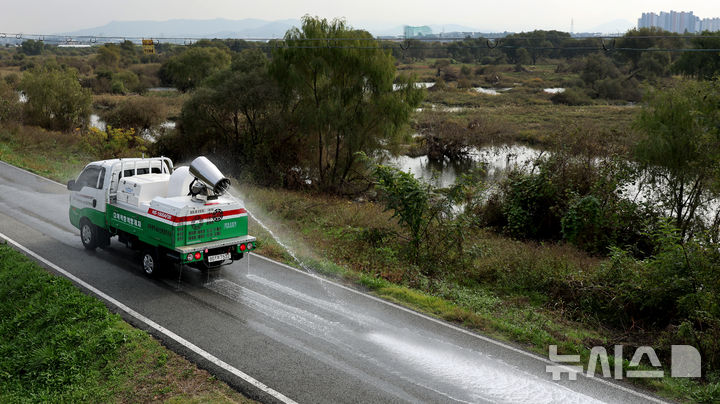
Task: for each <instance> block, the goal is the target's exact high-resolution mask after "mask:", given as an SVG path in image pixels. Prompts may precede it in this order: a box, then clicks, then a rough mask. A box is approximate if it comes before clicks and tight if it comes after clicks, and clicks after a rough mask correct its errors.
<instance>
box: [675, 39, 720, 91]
mask: <svg viewBox="0 0 720 404" xmlns="http://www.w3.org/2000/svg"><path fill="white" fill-rule="evenodd" d="M690 45H691V47H693V48H695V49H720V32H710V31H705V32H703V33H702V34H701V37H697V38H692V39H691V40H690ZM673 70H675V71H676V72H678V73H682V74H684V75H686V76H690V77H695V78H697V79H698V80H710V79H712V78H714V77H715V76H717V75H718V74H720V53H719V52H685V53H683V54H682V56H680V59H678V60H677V61H676V62H675V64H674V65H673Z"/></svg>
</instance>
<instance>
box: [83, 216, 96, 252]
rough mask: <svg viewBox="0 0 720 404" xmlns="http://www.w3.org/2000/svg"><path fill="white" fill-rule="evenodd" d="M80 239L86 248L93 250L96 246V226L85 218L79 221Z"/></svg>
mask: <svg viewBox="0 0 720 404" xmlns="http://www.w3.org/2000/svg"><path fill="white" fill-rule="evenodd" d="M80 241H82V243H83V247H85V248H86V249H88V250H94V249H95V248H97V246H98V228H97V227H96V226H95V225H94V224H92V222H90V221H89V220H88V219H86V218H83V219H82V220H81V221H80Z"/></svg>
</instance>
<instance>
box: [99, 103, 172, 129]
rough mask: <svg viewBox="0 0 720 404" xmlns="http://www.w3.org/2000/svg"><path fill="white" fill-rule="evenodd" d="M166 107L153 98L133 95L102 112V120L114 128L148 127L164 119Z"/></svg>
mask: <svg viewBox="0 0 720 404" xmlns="http://www.w3.org/2000/svg"><path fill="white" fill-rule="evenodd" d="M166 115H167V109H166V107H165V105H164V104H163V103H162V102H160V101H158V100H157V99H155V98H151V97H142V96H133V97H129V98H127V99H125V100H122V101H120V103H118V104H117V105H116V106H115V107H114V108H112V109H110V110H109V111H107V112H105V113H103V114H102V118H103V120H104V121H105V122H106V123H107V124H108V125H110V126H112V127H115V128H123V129H130V128H135V129H137V130H138V131H139V130H142V129H150V128H151V127H153V126H156V125H159V124H160V123H162V122H163V121H164V120H165V116H166Z"/></svg>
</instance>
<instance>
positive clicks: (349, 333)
mask: <svg viewBox="0 0 720 404" xmlns="http://www.w3.org/2000/svg"><path fill="white" fill-rule="evenodd" d="M67 212H68V194H67V191H66V190H65V188H64V187H63V186H62V185H61V184H58V183H55V182H52V181H49V180H46V179H44V178H41V177H38V176H36V175H34V174H31V173H28V172H26V171H23V170H20V169H17V168H15V167H13V166H10V165H7V164H5V163H2V162H0V233H2V234H4V235H6V236H7V237H8V238H10V239H12V240H15V241H16V242H17V243H19V244H20V245H22V246H24V247H25V248H27V249H28V250H30V251H32V252H34V253H35V254H37V256H38V257H42V258H44V259H45V260H47V261H48V262H51V263H52V264H54V265H55V266H57V267H56V269H55V270H56V271H58V269H59V268H61V269H62V270H64V271H67V273H68V274H69V275H67V276H72V277H76V278H77V279H76V280H75V281H76V283H80V286H81V287H83V288H84V289H85V290H87V291H89V293H91V294H95V295H97V296H98V297H100V298H101V299H103V300H105V302H106V304H108V306H110V307H111V309H113V310H115V311H117V312H119V313H120V314H121V315H123V317H125V318H126V319H127V320H128V321H130V322H131V323H133V324H134V325H136V326H138V327H140V328H144V329H147V330H148V331H150V332H152V333H153V334H155V335H156V336H158V337H159V338H161V339H162V340H163V341H164V343H166V344H167V345H168V346H170V347H171V348H173V349H175V350H177V351H178V352H180V353H181V354H184V355H186V356H188V357H189V358H190V359H192V360H194V361H196V362H197V363H198V364H200V365H201V366H203V367H206V368H208V369H210V370H211V371H213V372H215V373H216V374H217V375H218V376H219V377H220V378H222V379H224V380H226V381H228V382H229V383H230V384H231V385H233V386H235V387H236V388H238V389H240V390H241V391H243V392H244V393H246V394H248V395H250V396H251V397H254V398H257V399H260V400H261V401H266V402H272V401H285V402H292V401H296V402H299V403H354V402H363V403H368V402H383V403H385V402H393V403H395V402H412V403H414V402H430V403H448V402H460V403H486V402H487V403H491V402H493V403H494V402H497V403H526V402H532V403H626V402H633V403H640V402H662V401H660V400H659V399H657V398H655V397H652V396H650V395H648V394H646V393H641V392H638V391H636V390H634V389H632V388H630V387H627V386H625V385H619V384H616V383H614V382H609V381H607V380H604V379H601V378H586V377H584V376H582V375H580V376H579V377H578V379H577V380H576V381H569V380H567V377H565V378H564V379H565V380H562V381H557V382H556V381H553V380H552V377H551V374H550V373H548V372H546V366H547V365H550V364H552V363H551V362H549V361H548V360H547V359H545V358H542V357H539V356H536V355H533V354H529V353H526V352H524V351H522V350H520V349H518V348H515V347H512V346H509V345H507V344H503V343H498V342H496V341H494V340H492V339H489V338H486V337H483V336H481V335H478V334H475V333H472V332H469V331H466V330H464V329H461V328H458V327H456V326H453V325H450V324H447V323H445V322H442V321H439V320H436V319H432V318H429V317H427V316H424V315H420V314H418V313H415V312H413V311H411V310H408V309H404V308H401V307H398V306H396V305H394V304H390V303H387V302H385V301H382V300H380V299H377V298H375V297H373V296H369V295H366V294H364V293H361V292H358V291H356V290H354V289H351V288H348V287H345V286H342V285H339V284H336V283H334V282H331V281H327V280H325V279H323V278H322V277H319V276H316V275H313V274H308V273H305V272H303V271H299V270H296V269H293V268H290V267H288V266H285V265H283V264H279V263H276V262H274V261H271V260H268V259H265V258H262V257H260V256H254V255H253V256H250V257H246V258H245V259H243V260H241V261H239V262H236V263H234V264H232V265H230V266H226V267H224V268H223V269H222V270H221V271H219V272H218V273H216V274H202V273H200V272H199V271H196V270H194V269H190V268H183V269H181V268H176V269H174V270H171V271H168V272H167V273H165V274H163V276H161V277H160V278H159V279H156V280H151V279H148V278H146V277H144V276H143V275H142V273H141V271H140V269H139V264H138V262H137V261H138V258H137V256H136V255H135V254H134V253H133V252H132V251H131V250H128V249H126V248H125V247H124V246H122V245H121V244H119V243H117V242H116V241H114V242H113V244H112V246H111V248H109V249H107V250H97V251H96V252H88V251H86V250H84V249H83V247H82V244H81V242H80V238H79V236H78V231H77V230H76V229H75V228H74V227H72V226H71V225H70V223H69V220H68V215H67ZM26 253H27V252H26ZM36 259H37V257H36ZM46 266H48V265H47V263H46ZM50 269H51V270H53V268H52V267H51V268H50ZM87 285H89V286H87ZM163 330H164V331H163ZM193 347H194V348H193ZM195 348H197V349H195ZM242 375H245V376H247V377H242ZM255 382H257V383H255ZM273 392H275V393H277V394H272V393H273Z"/></svg>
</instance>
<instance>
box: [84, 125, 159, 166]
mask: <svg viewBox="0 0 720 404" xmlns="http://www.w3.org/2000/svg"><path fill="white" fill-rule="evenodd" d="M146 143H147V142H146V141H145V140H144V139H143V138H141V137H140V136H138V135H137V134H136V132H135V130H134V129H120V128H117V129H116V128H113V127H111V126H109V125H108V127H107V129H106V130H104V131H102V130H100V129H98V128H90V130H89V131H88V132H87V133H86V134H85V135H84V136H83V139H82V146H83V148H84V149H85V150H86V151H87V152H89V153H91V154H92V155H93V156H95V157H97V158H98V159H103V160H104V159H110V158H120V157H140V156H141V155H142V154H143V153H144V152H146V151H147V147H146Z"/></svg>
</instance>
